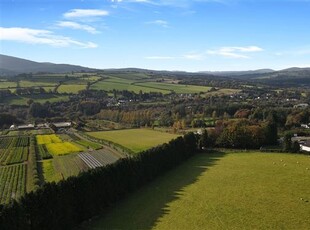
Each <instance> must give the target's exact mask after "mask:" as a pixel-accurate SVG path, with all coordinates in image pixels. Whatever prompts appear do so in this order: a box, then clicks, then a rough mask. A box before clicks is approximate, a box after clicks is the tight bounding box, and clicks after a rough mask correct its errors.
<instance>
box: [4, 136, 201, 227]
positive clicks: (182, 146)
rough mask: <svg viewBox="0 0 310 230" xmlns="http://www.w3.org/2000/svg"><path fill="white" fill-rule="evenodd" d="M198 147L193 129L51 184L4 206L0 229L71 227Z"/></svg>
mask: <svg viewBox="0 0 310 230" xmlns="http://www.w3.org/2000/svg"><path fill="white" fill-rule="evenodd" d="M196 150H197V140H196V137H195V135H194V134H193V133H190V134H187V135H185V136H184V137H178V138H177V139H175V140H172V141H170V142H169V143H168V144H163V145H161V146H158V147H155V148H152V149H150V150H147V151H144V152H142V153H141V154H139V155H138V156H136V157H133V158H125V159H121V160H119V161H118V162H116V163H115V164H112V165H109V166H107V167H101V168H97V169H94V170H91V171H88V172H85V173H82V174H80V175H79V176H77V177H70V178H68V179H67V180H63V181H61V182H59V183H47V184H45V185H44V186H43V187H42V188H40V189H38V190H36V191H35V192H31V193H28V194H26V195H25V196H24V197H22V198H21V200H20V201H18V202H15V201H14V202H12V203H11V204H10V205H7V206H1V207H0V229H1V230H7V229H9V230H15V229H25V230H30V229H32V230H36V229H37V230H45V229H51V230H55V229H57V230H60V229H72V228H73V227H75V226H77V225H79V224H80V223H81V222H83V221H85V220H88V219H90V218H92V217H93V216H95V215H98V214H99V213H103V212H104V211H105V210H107V208H108V207H110V206H111V205H113V204H114V203H115V202H116V201H119V200H121V199H122V198H124V197H125V196H126V195H127V194H129V193H130V192H132V191H134V190H136V189H137V188H139V187H141V186H142V185H144V184H146V183H147V182H149V181H151V180H153V179H154V178H155V177H157V176H159V175H161V174H163V173H164V172H165V171H167V170H169V169H171V168H173V167H174V166H176V165H178V164H180V163H181V162H182V161H184V160H186V159H187V158H189V157H190V156H192V155H193V154H194V153H195V152H196Z"/></svg>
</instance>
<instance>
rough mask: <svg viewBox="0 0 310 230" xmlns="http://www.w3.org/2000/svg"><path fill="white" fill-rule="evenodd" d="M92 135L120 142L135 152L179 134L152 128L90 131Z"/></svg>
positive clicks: (167, 140) (165, 141)
mask: <svg viewBox="0 0 310 230" xmlns="http://www.w3.org/2000/svg"><path fill="white" fill-rule="evenodd" d="M88 134H89V135H90V136H93V137H96V138H99V139H104V140H108V141H112V142H114V143H117V144H120V145H122V146H124V147H126V148H128V149H130V150H132V151H133V152H135V153H138V152H141V151H143V150H146V149H149V148H152V147H155V146H157V145H160V144H163V143H167V142H169V141H170V140H172V139H175V138H177V137H178V135H175V134H170V133H164V132H158V131H153V130H150V129H126V130H115V131H102V132H89V133H88Z"/></svg>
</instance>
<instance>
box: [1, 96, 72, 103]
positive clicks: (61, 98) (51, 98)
mask: <svg viewBox="0 0 310 230" xmlns="http://www.w3.org/2000/svg"><path fill="white" fill-rule="evenodd" d="M29 100H33V101H34V102H38V103H45V102H47V101H48V102H50V103H54V102H60V101H68V100H69V97H68V96H64V95H54V94H45V95H31V96H27V95H25V96H12V97H9V98H7V99H6V100H5V102H6V103H8V104H11V105H27V102H28V101H29Z"/></svg>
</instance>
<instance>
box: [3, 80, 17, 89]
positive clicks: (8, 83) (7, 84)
mask: <svg viewBox="0 0 310 230" xmlns="http://www.w3.org/2000/svg"><path fill="white" fill-rule="evenodd" d="M16 86H17V84H16V82H12V81H0V89H7V88H13V87H16Z"/></svg>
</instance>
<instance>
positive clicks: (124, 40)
mask: <svg viewBox="0 0 310 230" xmlns="http://www.w3.org/2000/svg"><path fill="white" fill-rule="evenodd" d="M309 28H310V1H309V0H262V1H254V0H191V1H189V0H82V1H81V0H0V53H2V54H6V55H12V56H17V57H21V58H26V59H30V60H34V61H39V62H54V63H68V64H78V65H83V66H88V67H95V68H125V67H137V68H147V69H156V70H185V71H220V70H249V69H260V68H273V69H283V68H288V67H293V66H298V67H310V30H309Z"/></svg>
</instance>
